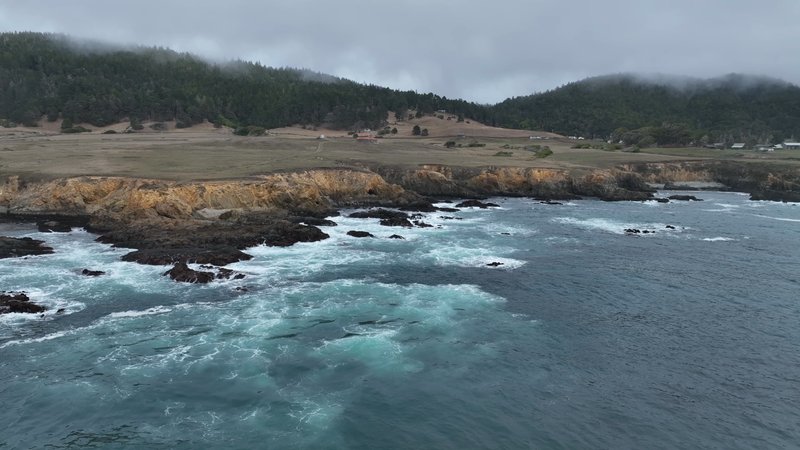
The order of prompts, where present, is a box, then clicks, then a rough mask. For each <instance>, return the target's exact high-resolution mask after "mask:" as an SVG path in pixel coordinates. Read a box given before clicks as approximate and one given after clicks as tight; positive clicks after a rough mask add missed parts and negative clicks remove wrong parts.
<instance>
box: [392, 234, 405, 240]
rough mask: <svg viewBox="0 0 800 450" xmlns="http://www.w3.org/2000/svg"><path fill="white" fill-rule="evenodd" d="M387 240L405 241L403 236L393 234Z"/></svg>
mask: <svg viewBox="0 0 800 450" xmlns="http://www.w3.org/2000/svg"><path fill="white" fill-rule="evenodd" d="M389 239H405V238H404V237H403V236H400V235H399V234H393V235H391V236H389Z"/></svg>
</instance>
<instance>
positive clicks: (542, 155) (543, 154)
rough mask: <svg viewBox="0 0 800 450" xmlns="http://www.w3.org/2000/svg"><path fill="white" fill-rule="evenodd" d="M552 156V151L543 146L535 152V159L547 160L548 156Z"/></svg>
mask: <svg viewBox="0 0 800 450" xmlns="http://www.w3.org/2000/svg"><path fill="white" fill-rule="evenodd" d="M552 154H553V151H552V150H550V147H548V146H546V145H545V146H544V147H542V148H541V150H538V151H537V152H536V157H537V158H547V157H548V156H550V155H552Z"/></svg>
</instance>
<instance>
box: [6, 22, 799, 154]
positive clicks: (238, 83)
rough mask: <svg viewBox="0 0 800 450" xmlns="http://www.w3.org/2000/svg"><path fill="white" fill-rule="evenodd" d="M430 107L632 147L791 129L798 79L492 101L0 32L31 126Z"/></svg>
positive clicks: (335, 123)
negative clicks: (46, 122)
mask: <svg viewBox="0 0 800 450" xmlns="http://www.w3.org/2000/svg"><path fill="white" fill-rule="evenodd" d="M438 110H446V111H447V113H448V114H453V115H456V116H457V117H458V120H459V121H462V120H464V118H467V119H472V120H476V121H479V122H482V123H486V124H488V125H495V126H503V127H508V128H521V129H530V130H544V131H553V132H556V133H560V134H565V135H577V136H584V137H594V138H602V139H614V140H615V142H616V141H618V140H621V141H623V142H625V143H626V144H629V145H640V146H648V145H687V144H690V143H695V144H704V143H712V142H727V141H733V140H737V141H740V142H744V141H746V142H751V141H758V142H780V141H782V140H784V139H788V138H791V137H795V138H798V137H800V88H798V87H797V86H794V85H791V84H788V83H783V82H779V81H777V80H765V79H753V78H751V77H744V76H740V75H730V76H727V77H723V78H719V79H712V80H690V81H686V80H683V82H682V83H681V85H680V86H675V85H670V84H669V83H666V82H653V81H652V80H651V81H645V80H641V79H638V78H636V77H633V76H626V75H617V76H608V77H598V78H591V79H587V80H583V81H580V82H575V83H571V84H568V85H565V86H563V87H560V88H558V89H554V90H552V91H548V92H545V93H541V94H536V95H531V96H527V97H516V98H512V99H508V100H506V101H504V102H502V103H499V104H497V105H493V106H490V105H479V104H475V103H470V102H466V101H464V100H454V99H447V98H446V97H441V96H438V95H435V94H431V93H428V94H420V93H417V92H413V91H397V90H393V89H389V88H384V87H379V86H374V85H365V84H359V83H355V82H352V81H348V80H344V79H340V78H336V77H332V76H328V75H324V74H319V73H314V72H310V71H306V70H298V69H289V68H277V69H276V68H268V67H264V66H261V65H259V64H254V63H249V62H243V61H236V62H231V63H226V64H218V63H212V62H208V61H204V60H202V59H200V58H198V57H196V56H193V55H190V54H186V53H176V52H174V51H171V50H168V49H163V48H129V49H124V48H120V47H112V46H108V45H103V44H98V43H90V42H86V41H75V40H72V39H70V38H68V37H67V36H63V35H53V34H42V33H30V32H23V33H2V34H0V125H2V124H8V123H20V124H24V125H35V124H36V123H37V122H38V121H39V120H41V118H42V117H43V116H44V117H46V118H47V119H48V120H51V121H55V120H58V119H64V120H65V121H69V123H75V124H79V123H89V124H92V125H95V126H104V125H109V124H112V123H118V122H121V121H130V123H131V126H132V127H133V128H134V129H136V128H140V127H141V123H142V122H143V121H146V120H154V121H167V120H175V121H176V123H177V126H178V127H188V126H191V125H193V124H196V123H200V122H202V121H204V120H208V121H210V122H213V123H215V124H218V125H225V126H231V127H234V128H237V129H240V130H246V131H247V133H251V134H252V133H253V130H255V131H256V132H258V131H260V130H261V129H264V128H275V127H281V126H287V125H294V124H301V125H311V126H323V125H324V126H329V127H333V128H336V129H351V130H354V129H360V128H372V129H381V128H383V127H384V126H385V125H386V124H387V122H388V120H389V117H388V111H395V113H396V117H397V118H399V119H404V118H407V116H408V114H409V112H414V113H415V114H416V116H417V117H420V116H421V115H423V114H433V113H435V112H436V111H438ZM68 129H70V130H73V129H74V127H73V128H68ZM75 130H77V129H75ZM77 131H80V130H77ZM420 134H422V131H420Z"/></svg>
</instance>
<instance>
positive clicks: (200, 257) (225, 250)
mask: <svg viewBox="0 0 800 450" xmlns="http://www.w3.org/2000/svg"><path fill="white" fill-rule="evenodd" d="M252 258H253V257H252V256H250V255H248V254H247V253H244V252H242V251H241V250H237V249H235V248H230V247H212V248H205V249H203V248H153V249H144V250H136V251H133V252H130V253H128V254H126V255H124V256H123V257H122V260H123V261H129V262H137V263H139V264H149V265H153V266H166V265H169V264H173V263H176V262H184V263H197V264H213V265H215V266H226V265H228V264H231V263H235V262H237V261H246V260H248V259H252ZM206 268H209V267H206Z"/></svg>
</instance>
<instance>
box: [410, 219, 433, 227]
mask: <svg viewBox="0 0 800 450" xmlns="http://www.w3.org/2000/svg"><path fill="white" fill-rule="evenodd" d="M414 225H416V226H418V227H420V228H433V225H431V224H429V223H425V222H423V221H421V220H415V221H414Z"/></svg>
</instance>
